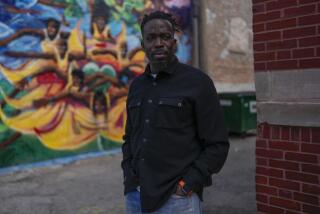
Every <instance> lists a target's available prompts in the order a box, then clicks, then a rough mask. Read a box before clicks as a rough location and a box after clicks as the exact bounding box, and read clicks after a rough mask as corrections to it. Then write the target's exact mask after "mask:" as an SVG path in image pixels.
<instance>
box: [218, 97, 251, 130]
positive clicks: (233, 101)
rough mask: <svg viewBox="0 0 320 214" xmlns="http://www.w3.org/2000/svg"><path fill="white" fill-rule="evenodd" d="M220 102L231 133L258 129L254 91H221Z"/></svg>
mask: <svg viewBox="0 0 320 214" xmlns="http://www.w3.org/2000/svg"><path fill="white" fill-rule="evenodd" d="M219 99H220V104H221V106H222V108H223V111H224V116H225V120H226V123H227V126H228V129H229V132H231V133H237V134H245V133H246V132H247V131H249V130H254V129H256V125H257V110H256V96H255V93H254V92H236V93H220V94H219Z"/></svg>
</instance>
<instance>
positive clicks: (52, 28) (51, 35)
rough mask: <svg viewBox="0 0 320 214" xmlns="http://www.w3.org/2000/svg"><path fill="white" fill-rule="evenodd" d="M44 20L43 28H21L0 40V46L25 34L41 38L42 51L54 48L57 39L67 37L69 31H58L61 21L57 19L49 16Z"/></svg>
mask: <svg viewBox="0 0 320 214" xmlns="http://www.w3.org/2000/svg"><path fill="white" fill-rule="evenodd" d="M44 22H45V25H46V28H45V29H31V28H26V29H21V30H19V31H17V32H16V33H14V34H12V35H11V36H9V37H7V38H5V39H3V40H1V41H0V46H3V45H6V44H8V43H10V42H11V41H13V40H15V39H18V38H19V37H22V36H25V35H32V36H36V37H39V38H40V39H41V41H42V42H41V47H42V51H43V52H46V53H47V52H52V50H54V47H55V45H56V42H57V40H59V39H60V38H64V39H65V38H68V36H69V33H68V32H61V31H60V25H61V23H60V22H59V21H58V20H55V19H53V18H51V19H48V20H45V21H44Z"/></svg>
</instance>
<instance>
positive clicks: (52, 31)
mask: <svg viewBox="0 0 320 214" xmlns="http://www.w3.org/2000/svg"><path fill="white" fill-rule="evenodd" d="M58 30H59V29H58V25H57V23H55V22H54V21H49V22H48V26H47V31H48V36H49V37H50V38H51V39H53V38H54V37H56V35H57V33H58Z"/></svg>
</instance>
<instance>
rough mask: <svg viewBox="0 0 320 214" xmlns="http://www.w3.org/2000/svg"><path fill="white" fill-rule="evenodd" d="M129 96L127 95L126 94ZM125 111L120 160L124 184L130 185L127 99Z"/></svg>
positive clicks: (131, 176) (129, 124)
mask: <svg viewBox="0 0 320 214" xmlns="http://www.w3.org/2000/svg"><path fill="white" fill-rule="evenodd" d="M128 97H129V96H128ZM126 109H127V110H126V111H127V121H126V127H125V134H124V136H123V140H124V143H123V144H122V155H123V159H122V162H121V167H122V170H123V177H124V185H125V186H126V185H130V183H132V182H133V179H134V177H135V174H134V173H133V169H132V166H131V160H132V151H131V145H130V143H131V142H130V136H131V131H132V125H131V121H130V115H129V114H130V112H129V108H128V101H127V105H126Z"/></svg>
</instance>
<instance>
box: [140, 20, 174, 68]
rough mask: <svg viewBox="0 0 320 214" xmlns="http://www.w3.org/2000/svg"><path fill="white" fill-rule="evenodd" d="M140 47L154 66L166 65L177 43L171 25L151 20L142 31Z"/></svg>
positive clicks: (171, 57) (164, 21)
mask: <svg viewBox="0 0 320 214" xmlns="http://www.w3.org/2000/svg"><path fill="white" fill-rule="evenodd" d="M142 47H143V48H144V51H145V52H146V55H147V57H148V59H149V61H150V64H153V65H154V66H159V67H161V66H164V65H168V63H169V62H171V60H172V59H173V57H174V54H175V52H176V48H177V43H176V40H175V38H174V30H173V26H172V24H171V23H170V22H169V21H167V20H165V19H152V20H150V21H149V22H147V23H146V25H145V26H144V30H143V41H142Z"/></svg>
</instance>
